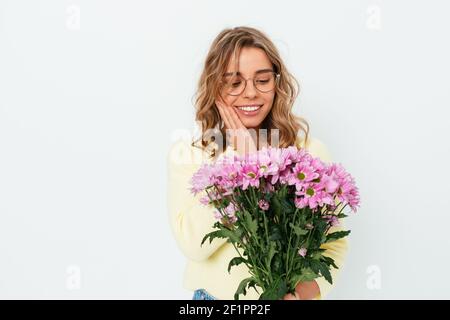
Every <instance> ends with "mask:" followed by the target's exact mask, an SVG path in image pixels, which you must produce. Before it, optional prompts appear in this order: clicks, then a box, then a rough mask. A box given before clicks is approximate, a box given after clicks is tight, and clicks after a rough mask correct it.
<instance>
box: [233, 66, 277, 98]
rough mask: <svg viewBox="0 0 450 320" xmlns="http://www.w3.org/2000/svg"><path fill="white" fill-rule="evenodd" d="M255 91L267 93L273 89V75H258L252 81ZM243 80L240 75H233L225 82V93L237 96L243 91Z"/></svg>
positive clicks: (270, 73) (272, 73) (271, 73)
mask: <svg viewBox="0 0 450 320" xmlns="http://www.w3.org/2000/svg"><path fill="white" fill-rule="evenodd" d="M254 84H255V86H256V89H257V90H259V91H261V92H269V91H271V90H273V89H274V88H275V73H274V72H266V73H261V74H258V75H257V76H256V77H255V79H254ZM244 88H245V80H244V78H243V77H242V76H240V75H233V76H231V77H228V78H227V79H226V80H225V91H226V92H227V93H228V94H230V95H239V94H241V93H242V92H243V91H244Z"/></svg>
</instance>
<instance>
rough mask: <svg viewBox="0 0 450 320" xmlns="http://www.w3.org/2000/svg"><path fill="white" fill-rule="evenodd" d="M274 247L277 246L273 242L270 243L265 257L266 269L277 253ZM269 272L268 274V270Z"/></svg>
mask: <svg viewBox="0 0 450 320" xmlns="http://www.w3.org/2000/svg"><path fill="white" fill-rule="evenodd" d="M276 247H277V245H276V243H275V242H271V243H270V248H269V252H268V254H267V256H266V266H268V267H270V265H271V263H272V259H273V256H274V255H275V253H276V252H277V249H276ZM269 272H270V270H269Z"/></svg>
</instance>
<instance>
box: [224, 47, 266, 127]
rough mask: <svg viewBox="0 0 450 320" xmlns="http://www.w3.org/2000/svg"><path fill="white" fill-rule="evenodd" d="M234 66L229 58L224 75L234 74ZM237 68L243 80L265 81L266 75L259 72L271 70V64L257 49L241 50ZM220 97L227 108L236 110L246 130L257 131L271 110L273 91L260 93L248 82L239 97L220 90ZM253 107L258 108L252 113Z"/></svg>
mask: <svg viewBox="0 0 450 320" xmlns="http://www.w3.org/2000/svg"><path fill="white" fill-rule="evenodd" d="M234 65H235V61H234V59H233V58H231V61H230V63H229V64H228V68H227V71H226V74H227V73H232V72H235V70H234ZM238 66H239V70H238V71H239V74H240V75H241V76H242V78H243V79H249V78H252V79H254V78H255V77H259V79H260V80H262V81H263V80H266V79H267V74H268V73H267V72H261V71H263V70H273V68H272V63H271V62H270V60H269V58H268V57H267V55H266V53H265V52H264V51H263V50H262V49H259V48H249V47H244V48H242V50H241V52H240V55H239V64H238ZM228 78H230V77H229V76H228V77H227V78H226V79H228ZM244 81H245V80H244ZM260 83H264V82H260ZM264 91H265V90H264ZM221 96H222V97H223V99H224V102H225V104H226V105H227V106H229V107H233V108H234V110H236V112H237V114H238V117H239V119H240V120H241V121H242V123H243V125H244V126H245V127H246V128H248V129H249V128H254V129H259V128H260V125H261V123H262V122H263V121H264V119H265V118H266V116H267V115H268V114H269V112H270V110H271V109H272V105H273V100H274V97H275V89H273V90H271V91H269V92H261V91H259V90H258V89H256V88H255V86H254V83H253V81H252V80H248V81H247V84H246V85H245V89H244V91H243V92H242V93H241V94H240V95H238V96H232V95H228V94H227V93H225V92H224V90H222V92H221ZM249 106H253V108H248V107H249ZM254 106H257V107H258V109H256V110H255V111H253V109H255V108H254ZM245 107H247V108H245Z"/></svg>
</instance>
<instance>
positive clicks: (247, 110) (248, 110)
mask: <svg viewBox="0 0 450 320" xmlns="http://www.w3.org/2000/svg"><path fill="white" fill-rule="evenodd" d="M262 106H263V105H262V104H252V105H244V106H236V109H238V110H239V111H240V112H241V113H243V114H245V115H252V114H255V113H257V112H258V110H259V109H261V107H262Z"/></svg>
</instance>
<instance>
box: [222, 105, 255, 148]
mask: <svg viewBox="0 0 450 320" xmlns="http://www.w3.org/2000/svg"><path fill="white" fill-rule="evenodd" d="M216 106H217V108H218V109H219V113H220V116H221V117H222V120H223V121H224V122H225V129H226V131H227V139H228V138H231V145H232V147H233V148H234V150H236V151H237V152H238V153H239V154H240V155H244V154H246V153H252V152H255V151H257V148H256V143H255V140H254V138H253V137H252V135H251V134H250V132H249V131H248V129H247V128H246V127H245V126H244V124H243V123H242V121H241V119H239V116H238V115H237V113H236V110H234V109H233V107H230V106H227V105H225V104H223V103H222V102H220V101H218V100H216ZM228 134H230V135H231V137H228ZM247 145H248V146H247Z"/></svg>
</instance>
